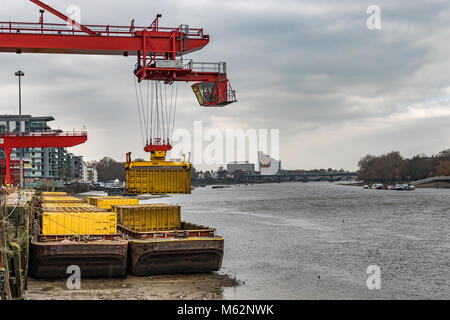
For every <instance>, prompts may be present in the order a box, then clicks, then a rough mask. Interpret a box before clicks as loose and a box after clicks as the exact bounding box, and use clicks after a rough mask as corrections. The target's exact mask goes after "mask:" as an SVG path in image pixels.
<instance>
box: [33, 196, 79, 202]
mask: <svg viewBox="0 0 450 320" xmlns="http://www.w3.org/2000/svg"><path fill="white" fill-rule="evenodd" d="M42 202H43V203H82V202H83V200H81V199H80V198H75V197H48V196H43V197H42Z"/></svg>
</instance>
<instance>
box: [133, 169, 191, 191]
mask: <svg viewBox="0 0 450 320" xmlns="http://www.w3.org/2000/svg"><path fill="white" fill-rule="evenodd" d="M125 174H126V178H125V192H126V194H129V195H136V194H177V193H191V168H190V167H185V168H184V167H152V166H147V167H146V166H134V167H132V168H126V169H125Z"/></svg>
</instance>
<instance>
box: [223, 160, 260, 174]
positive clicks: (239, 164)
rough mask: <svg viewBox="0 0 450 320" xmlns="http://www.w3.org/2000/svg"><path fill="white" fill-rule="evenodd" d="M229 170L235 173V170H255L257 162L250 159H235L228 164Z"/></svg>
mask: <svg viewBox="0 0 450 320" xmlns="http://www.w3.org/2000/svg"><path fill="white" fill-rule="evenodd" d="M227 171H228V172H230V173H233V172H235V171H243V172H255V164H254V163H249V162H248V161H235V162H230V163H228V164H227Z"/></svg>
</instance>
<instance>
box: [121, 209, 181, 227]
mask: <svg viewBox="0 0 450 320" xmlns="http://www.w3.org/2000/svg"><path fill="white" fill-rule="evenodd" d="M113 210H114V211H115V213H116V214H117V219H118V223H119V224H120V225H122V226H123V227H125V228H127V229H129V230H131V231H135V232H151V231H169V230H180V229H181V208H180V206H172V205H167V204H147V205H142V204H141V205H116V206H113Z"/></svg>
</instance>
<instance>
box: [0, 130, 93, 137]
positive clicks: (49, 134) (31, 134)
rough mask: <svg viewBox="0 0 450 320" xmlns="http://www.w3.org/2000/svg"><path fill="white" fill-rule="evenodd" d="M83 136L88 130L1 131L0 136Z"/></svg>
mask: <svg viewBox="0 0 450 320" xmlns="http://www.w3.org/2000/svg"><path fill="white" fill-rule="evenodd" d="M20 136H22V137H55V136H58V137H83V136H87V132H86V131H64V132H22V133H19V132H17V133H14V132H5V133H0V137H20Z"/></svg>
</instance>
